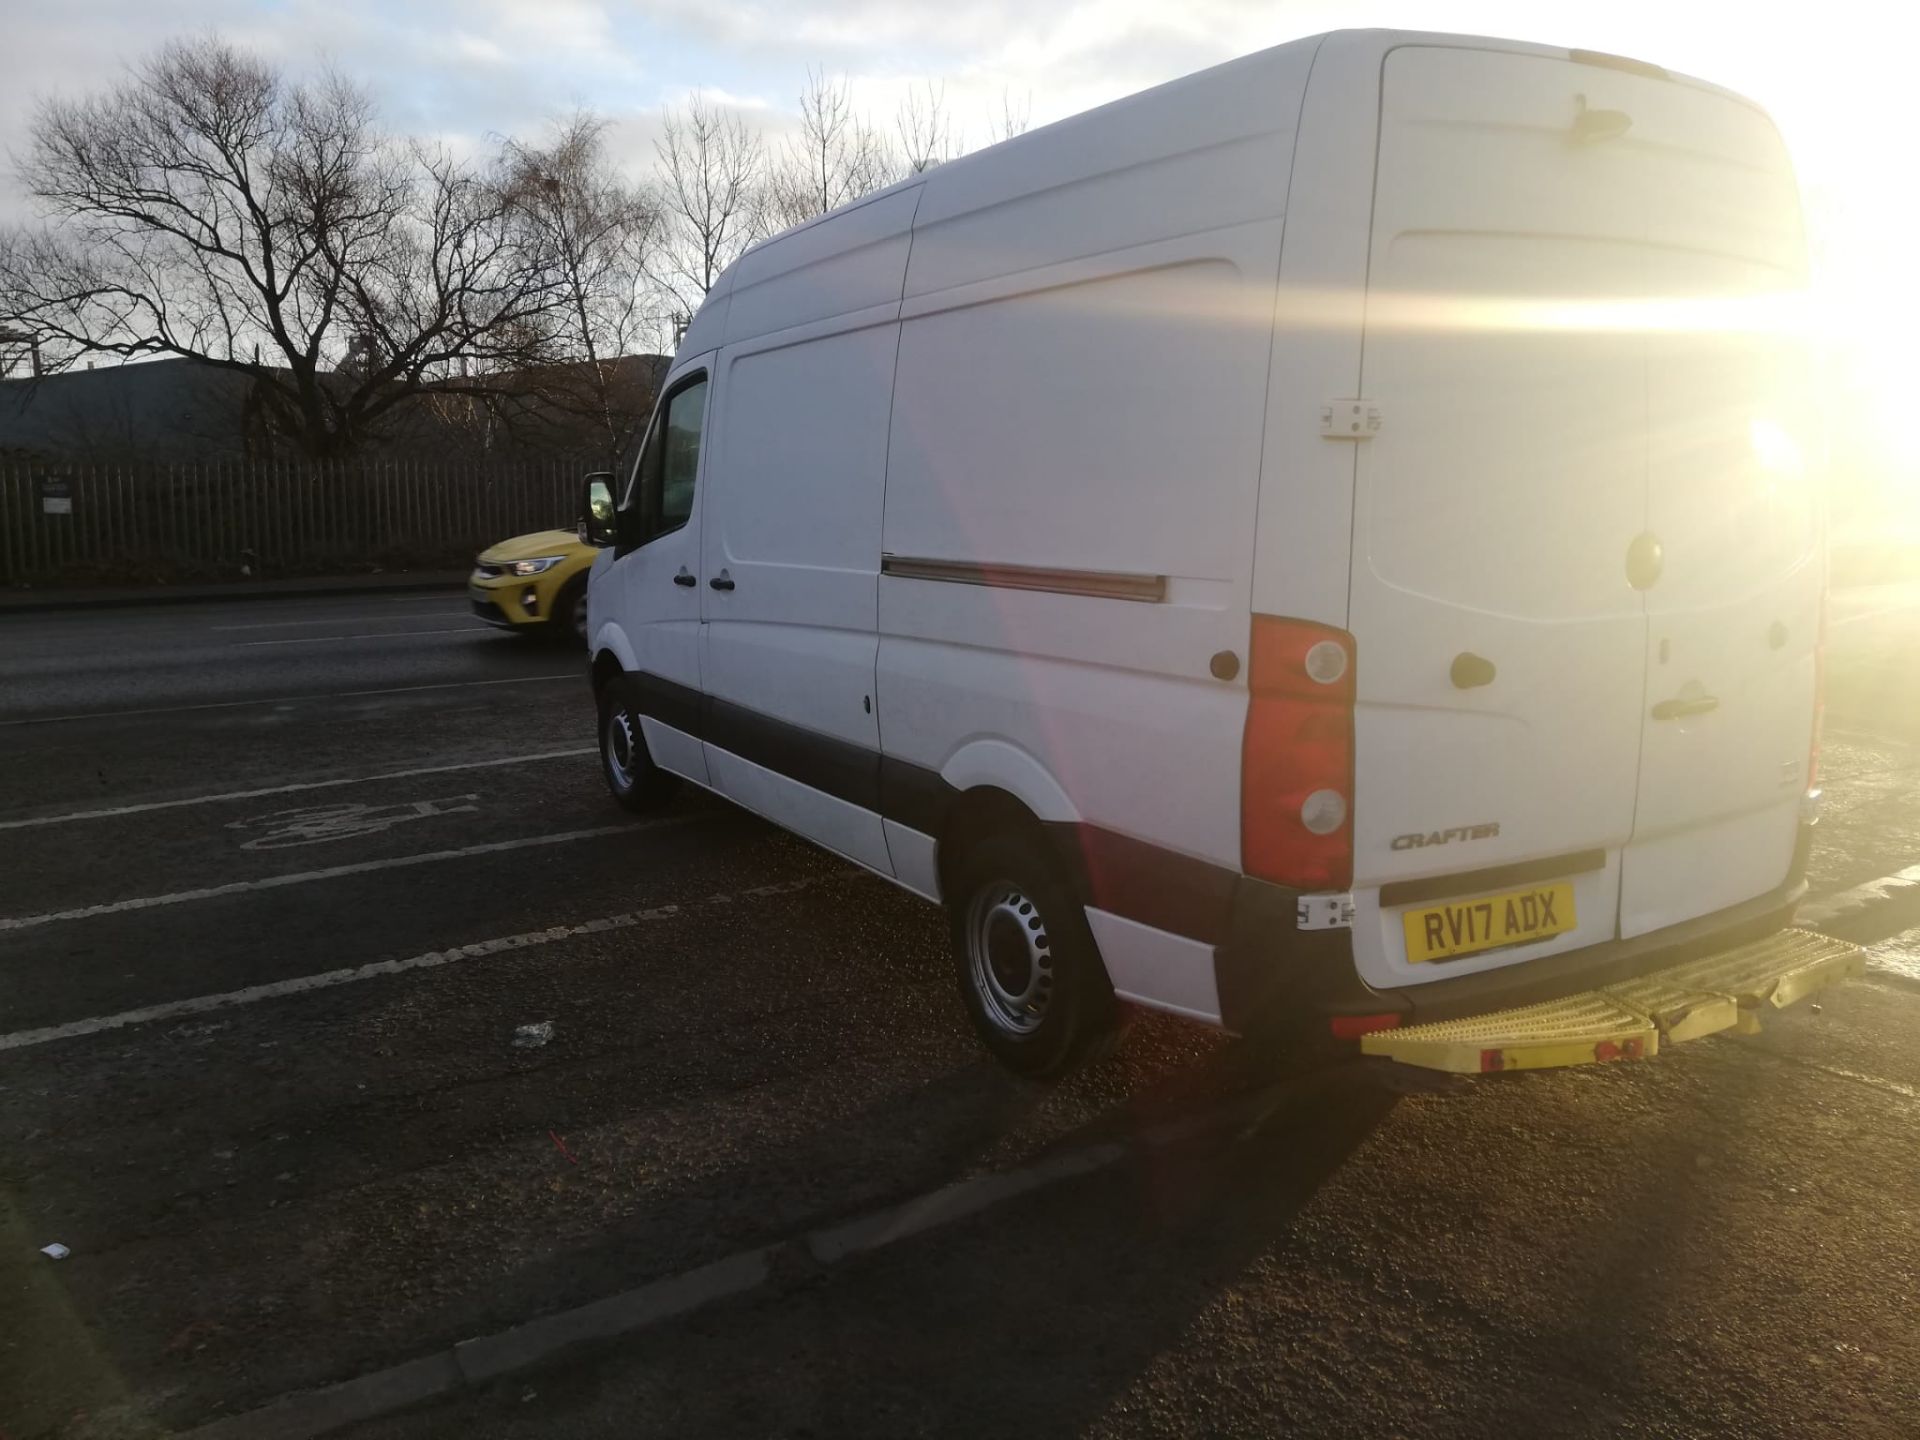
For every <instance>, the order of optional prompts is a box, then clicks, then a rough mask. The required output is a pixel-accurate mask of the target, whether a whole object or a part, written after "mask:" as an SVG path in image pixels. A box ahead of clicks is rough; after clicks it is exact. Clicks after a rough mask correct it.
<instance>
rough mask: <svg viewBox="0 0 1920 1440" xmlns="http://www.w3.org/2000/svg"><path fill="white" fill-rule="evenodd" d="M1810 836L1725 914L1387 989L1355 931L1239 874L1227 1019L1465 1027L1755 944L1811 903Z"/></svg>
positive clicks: (1228, 954) (1221, 964) (1220, 982)
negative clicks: (1394, 1021) (1316, 918)
mask: <svg viewBox="0 0 1920 1440" xmlns="http://www.w3.org/2000/svg"><path fill="white" fill-rule="evenodd" d="M1813 828H1814V827H1813V826H1812V825H1811V824H1802V825H1801V827H1800V835H1799V841H1798V843H1797V844H1796V845H1795V846H1794V852H1793V866H1792V868H1791V869H1790V870H1789V871H1788V872H1787V878H1786V880H1785V881H1784V882H1783V883H1782V884H1781V885H1780V886H1779V887H1777V888H1776V889H1773V890H1770V891H1768V892H1767V893H1766V894H1764V895H1758V896H1755V897H1754V898H1753V899H1751V900H1746V901H1743V902H1741V903H1740V904H1738V905H1734V906H1731V907H1729V908H1727V909H1725V910H1719V911H1715V912H1714V913H1713V914H1711V915H1702V916H1699V917H1697V918H1695V919H1692V920H1688V921H1685V922H1683V923H1682V924H1679V925H1673V926H1669V927H1668V928H1666V929H1664V930H1656V931H1654V932H1653V933H1652V934H1649V935H1639V936H1636V937H1634V938H1633V939H1631V940H1610V941H1607V942H1606V943H1604V944H1601V945H1589V946H1587V947H1585V948H1584V949H1580V950H1569V951H1567V952H1566V953H1565V954H1562V955H1550V956H1547V957H1546V958H1544V959H1540V960H1532V961H1528V962H1527V963H1525V964H1520V965H1508V966H1504V967H1502V968H1500V969H1497V970H1483V971H1480V972H1479V973H1477V974H1473V975H1460V976H1456V977H1454V978H1452V979H1446V980H1431V981H1428V982H1427V983H1426V984H1424V985H1410V986H1405V987H1402V988H1399V989H1390V990H1380V989H1375V988H1374V987H1373V986H1371V985H1368V984H1367V983H1366V982H1365V981H1363V980H1362V979H1361V978H1360V975H1359V973H1358V971H1357V970H1356V969H1355V968H1354V963H1353V938H1352V932H1351V931H1348V930H1301V929H1299V928H1298V923H1297V919H1296V902H1297V901H1298V899H1299V896H1298V894H1297V893H1296V892H1295V891H1292V890H1286V889H1283V888H1281V887H1280V886H1278V885H1269V884H1267V883H1266V882H1264V881H1261V880H1254V879H1250V878H1248V877H1246V876H1242V877H1240V879H1239V880H1238V881H1237V882H1236V885H1235V888H1234V893H1233V904H1232V912H1231V920H1230V923H1229V933H1228V935H1227V938H1226V939H1225V941H1223V942H1222V943H1221V944H1219V945H1217V946H1216V947H1215V948H1214V960H1213V965H1214V980H1215V983H1216V985H1217V986H1218V989H1219V993H1220V1023H1221V1024H1222V1025H1224V1026H1225V1027H1226V1028H1227V1029H1229V1030H1235V1031H1240V1032H1242V1033H1244V1032H1246V1031H1248V1030H1253V1029H1259V1028H1262V1027H1263V1026H1266V1025H1270V1024H1285V1023H1288V1022H1298V1021H1300V1020H1311V1019H1323V1020H1324V1019H1333V1018H1336V1017H1339V1016H1358V1015H1398V1016H1399V1017H1400V1020H1399V1023H1400V1024H1402V1025H1423V1024H1426V1023H1428V1022H1430V1021H1436V1020H1457V1019H1460V1018H1462V1017H1464V1016H1468V1015H1481V1014H1485V1013H1486V1012H1487V1011H1490V1010H1504V1009H1509V1008H1511V1007H1514V1006H1519V1005H1537V1004H1540V1003H1542V1002H1544V1001H1548V1000H1559V999H1562V998H1564V997H1566V996H1568V995H1575V994H1579V993H1580V992H1581V991H1584V990H1592V989H1595V988H1596V987H1598V986H1602V985H1612V984H1618V983H1619V982H1621V981H1623V980H1633V979H1637V978H1639V977H1640V976H1642V975H1645V974H1648V973H1649V972H1651V971H1655V970H1661V969H1664V968H1666V967H1667V966H1670V965H1673V964H1676V963H1678V962H1680V961H1682V960H1689V959H1692V958H1694V957H1696V956H1699V955H1706V954H1711V953H1712V952H1713V951H1715V950H1719V949H1725V948H1727V947H1730V946H1733V945H1738V944H1741V943H1743V942H1745V941H1748V940H1756V939H1759V938H1761V937H1763V936H1765V935H1770V934H1772V933H1773V932H1774V931H1776V930H1780V929H1783V928H1785V927H1786V926H1787V925H1789V924H1791V923H1792V921H1793V912H1794V909H1795V908H1796V907H1797V906H1798V905H1799V904H1800V902H1801V901H1802V900H1803V899H1805V898H1806V894H1807V881H1806V866H1807V855H1808V851H1809V849H1810V846H1811V843H1812V832H1813Z"/></svg>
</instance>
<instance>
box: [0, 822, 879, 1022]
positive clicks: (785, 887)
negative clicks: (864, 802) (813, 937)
mask: <svg viewBox="0 0 1920 1440" xmlns="http://www.w3.org/2000/svg"><path fill="white" fill-rule="evenodd" d="M626 828H629V829H630V828H632V827H630V826H629V827H626ZM865 873H866V872H864V871H861V870H841V871H837V872H834V873H832V874H828V875H810V876H808V877H806V878H805V879H802V880H786V881H781V882H779V883H777V884H773V885H756V886H755V887H753V888H752V889H751V890H741V891H738V892H735V893H732V894H716V895H705V896H702V897H701V898H700V899H699V900H696V901H693V902H691V903H692V904H695V905H705V904H710V903H722V904H724V903H730V902H732V901H735V900H751V899H760V898H763V897H766V896H772V895H791V894H794V893H796V892H798V891H801V890H805V889H808V888H809V887H811V886H814V885H821V884H825V883H826V882H828V881H830V880H846V879H851V878H853V877H855V876H860V875H864V874H865ZM683 908H685V907H683V906H680V905H659V906H655V907H654V908H653V909H651V910H635V911H630V912H628V913H626V914H623V915H609V916H607V917H606V918H604V919H601V920H589V921H587V922H585V923H584V924H581V925H554V926H551V927H549V928H548V929H545V930H527V931H523V932H522V933H521V934H518V935H503V936H501V937H499V938H498V939H495V940H478V941H475V942H474V943H473V944H471V945H456V946H454V947H453V948H452V949H450V950H429V951H427V952H426V953H425V954H424V955H409V956H407V957H406V958H405V959H404V960H376V961H374V962H373V963H372V964H370V965H355V966H352V967H350V968H348V969H344V970H324V971H322V972H320V973H319V974H317V975H302V976H300V977H298V978H297V979H293V980H275V981H272V982H270V983H269V984H266V985H249V986H247V987H246V989H244V990H229V991H227V992H225V993H224V994H220V995H196V996H195V997H194V998H193V999H191V1000H169V1001H166V1002H165V1003H163V1004H160V1005H143V1006H141V1007H140V1008H139V1009H138V1010H122V1011H120V1012H118V1013H117V1014H113V1015H96V1016H94V1017H93V1018H91V1019H87V1020H71V1021H68V1022H67V1023H66V1024H64V1025H48V1026H45V1027H43V1028H41V1029H38V1030H16V1031H14V1032H13V1033H12V1034H10V1035H0V1050H24V1049H26V1048H27V1047H28V1046H30V1045H45V1044H47V1043H48V1042H49V1041H53V1040H72V1039H76V1038H78V1037H79V1036H82V1035H97V1034H99V1033H100V1032H101V1031H102V1030H121V1029H124V1028H126V1027H127V1026H129V1025H144V1024H146V1023H148V1022H150V1021H154V1020H172V1019H176V1018H178V1017H179V1016H182V1015H204V1014H206V1013H207V1012H208V1011H209V1010H227V1009H231V1008H233V1007H234V1006H236V1005H252V1004H255V1003H257V1002H259V1001H261V1000H277V999H280V998H281V997H283V996H287V995H304V994H306V993H307V992H309V991H312V990H330V989H332V988H333V987H334V986H336V985H351V984H353V983H355V982H356V981H360V980H377V979H378V978H380V977H381V976H382V975H402V974H405V973H406V972H407V971H409V970H428V969H432V968H433V967H435V966H438V965H451V964H452V963H454V962H455V961H456V960H473V959H477V958H479V957H481V956H484V955H498V954H500V953H501V952H502V951H505V950H524V949H526V948H528V947H529V946H532V945H551V944H553V943H554V942H555V941H559V940H571V939H574V938H575V937H577V936H580V935H598V934H601V933H603V932H605V931H608V930H629V929H632V928H633V927H634V926H636V925H644V924H646V923H647V922H649V921H652V920H665V919H668V918H670V917H671V916H674V915H678V914H679V913H680V912H681V910H682V909H683Z"/></svg>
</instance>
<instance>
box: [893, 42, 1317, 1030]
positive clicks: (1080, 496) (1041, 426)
mask: <svg viewBox="0 0 1920 1440" xmlns="http://www.w3.org/2000/svg"><path fill="white" fill-rule="evenodd" d="M1311 51H1312V47H1311V46H1304V47H1286V48H1285V49H1283V50H1282V51H1279V52H1272V53H1270V54H1269V55H1268V56H1266V57H1255V58H1256V59H1258V60H1261V62H1262V63H1261V64H1258V65H1254V64H1249V65H1247V66H1246V67H1227V70H1228V71H1230V72H1232V75H1231V78H1230V80H1229V77H1226V76H1222V74H1221V72H1214V76H1213V77H1212V78H1213V79H1214V80H1215V81H1218V82H1222V84H1221V88H1220V89H1219V90H1218V91H1217V92H1215V91H1212V90H1208V91H1207V92H1206V95H1205V103H1195V102H1196V101H1198V100H1199V99H1200V98H1201V92H1200V91H1198V90H1192V89H1189V88H1187V87H1184V86H1181V85H1175V86H1169V87H1164V88H1163V89H1162V90H1160V91H1155V92H1150V93H1149V94H1148V95H1146V96H1141V97H1136V99H1135V100H1133V101H1129V102H1127V105H1128V106H1129V107H1138V108H1137V112H1136V111H1135V110H1134V109H1131V108H1129V109H1128V110H1127V113H1126V114H1125V115H1121V114H1119V113H1115V114H1114V115H1112V116H1111V117H1109V120H1107V121H1102V120H1100V119H1098V118H1097V117H1098V116H1099V115H1100V113H1101V112H1095V116H1090V117H1084V119H1083V120H1082V121H1076V122H1071V123H1069V124H1067V125H1063V126H1056V127H1051V128H1050V129H1049V131H1047V132H1039V133H1036V135H1034V136H1032V137H1028V138H1029V139H1031V140H1032V141H1034V142H1035V143H1033V144H1032V145H1028V146H1025V147H1024V149H1023V148H1022V147H1021V146H1019V145H1015V146H1009V147H1004V149H1005V151H1006V154H1005V155H1004V157H1003V160H1004V161H1007V162H1010V161H1011V160H1012V159H1014V158H1015V157H1016V156H1017V155H1021V154H1024V155H1025V156H1026V158H1027V160H1028V162H1029V164H1028V165H1026V166H1024V167H1021V166H1015V165H1012V164H1010V163H1003V164H1000V165H996V166H992V167H988V166H986V165H985V164H981V165H979V166H976V167H971V168H970V167H969V166H968V164H967V162H965V161H962V162H958V163H956V164H954V165H951V166H943V167H941V169H940V170H938V171H935V172H934V173H933V174H932V175H931V176H930V177H929V179H928V182H927V187H926V194H925V196H924V198H923V200H922V203H921V209H920V214H919V217H918V219H917V220H916V222H915V231H914V241H913V252H912V256H911V259H910V260H909V264H908V274H907V288H906V298H905V299H904V301H903V303H902V307H901V334H900V352H899V363H898V367H897V371H896V379H895V389H894V404H893V418H892V432H891V438H890V442H889V458H888V471H887V504H886V517H885V523H884V526H883V534H882V548H883V550H884V551H885V552H886V556H887V559H886V560H885V561H884V562H883V572H882V575H881V578H880V636H881V638H880V655H879V666H878V672H879V673H878V687H879V705H880V735H881V744H882V748H883V750H884V751H885V754H886V762H885V764H884V766H883V773H887V774H895V775H897V774H899V773H902V772H903V771H909V772H913V773H916V774H919V775H923V776H933V777H936V783H937V784H940V785H942V786H943V787H944V788H945V789H947V790H948V791H950V792H951V791H957V790H961V789H964V788H973V787H976V786H979V785H983V784H985V785H992V786H993V787H994V788H1000V789H1005V790H1007V791H1008V792H1009V793H1011V794H1013V795H1014V796H1016V797H1017V798H1019V799H1021V800H1022V801H1024V802H1025V803H1026V804H1027V805H1028V808H1029V809H1030V810H1032V811H1033V812H1034V813H1035V814H1036V815H1037V816H1042V817H1045V815H1046V812H1047V811H1048V810H1049V809H1050V808H1056V807H1055V806H1054V805H1053V802H1054V801H1055V800H1056V798H1057V797H1058V796H1059V795H1062V794H1064V795H1066V796H1068V797H1070V799H1071V805H1072V808H1073V812H1074V817H1075V818H1074V819H1073V820H1072V821H1071V822H1064V823H1053V824H1051V825H1050V827H1049V833H1050V834H1051V835H1052V836H1053V837H1054V838H1055V839H1056V840H1058V841H1060V843H1063V844H1066V845H1068V846H1069V847H1072V849H1071V852H1070V853H1071V857H1072V858H1071V859H1070V861H1069V864H1070V867H1071V868H1074V869H1076V870H1077V871H1078V872H1079V873H1081V874H1083V875H1085V876H1087V877H1089V882H1090V883H1091V884H1092V887H1093V890H1094V891H1095V892H1100V893H1096V894H1095V895H1094V897H1093V901H1092V903H1093V905H1094V907H1095V909H1096V910H1099V911H1101V912H1102V913H1104V914H1105V915H1106V916H1107V926H1108V929H1109V930H1110V931H1111V933H1112V935H1113V936H1114V937H1115V939H1114V943H1115V944H1116V945H1117V946H1122V947H1123V949H1124V953H1123V954H1122V953H1116V955H1115V957H1113V958H1114V960H1115V963H1118V964H1120V966H1121V968H1122V969H1123V970H1124V971H1125V972H1126V982H1127V983H1126V984H1125V985H1123V986H1122V988H1123V990H1125V992H1126V993H1127V995H1128V996H1129V997H1130V998H1133V999H1136V1000H1138V1001H1140V1002H1142V1003H1145V1004H1149V1005H1158V1006H1161V1007H1163V1008H1167V1009H1173V1010H1178V1011H1180V1012H1181V1013H1186V1014H1192V1015H1199V1016H1217V1014H1218V1003H1217V999H1216V998H1214V995H1213V991H1214V985H1213V974H1212V958H1211V955H1212V952H1211V948H1210V945H1209V944H1207V943H1202V942H1204V941H1210V940H1211V939H1212V938H1214V937H1213V936H1211V935H1201V934H1199V933H1198V931H1199V930H1201V929H1204V928H1206V926H1205V923H1204V920H1202V921H1197V922H1195V923H1194V926H1193V928H1192V929H1190V930H1189V931H1188V932H1187V933H1185V934H1180V933H1178V931H1177V929H1176V930H1165V929H1162V928H1155V926H1154V923H1153V922H1154V919H1156V918H1158V919H1161V920H1163V921H1164V920H1165V918H1166V916H1168V915H1169V914H1172V915H1176V916H1178V915H1190V914H1192V913H1194V911H1195V910H1196V909H1197V908H1199V909H1203V908H1204V906H1201V907H1195V906H1193V905H1191V904H1189V903H1188V897H1191V896H1192V895H1194V894H1195V893H1196V892H1198V893H1200V894H1202V895H1211V894H1215V893H1218V894H1221V895H1224V893H1225V885H1226V883H1229V882H1230V876H1231V874H1232V873H1234V872H1237V870H1238V868H1239V851H1240V837H1239V825H1240V809H1239V770H1240V742H1241V731H1242V728H1243V726H1244V723H1245V716H1246V689H1245V682H1244V678H1243V677H1242V674H1241V667H1243V666H1244V664H1245V661H1246V649H1247V641H1248V624H1249V621H1248V607H1249V602H1250V592H1251V582H1252V570H1253V533H1252V531H1253V518H1254V512H1255V505H1256V498H1257V486H1258V482H1259V468H1260V443H1261V430H1262V424H1263V415H1264V411H1265V406H1266V395H1267V365H1268V358H1269V350H1270V338H1271V316H1272V307H1273V298H1272V295H1273V281H1274V275H1275V273H1276V270H1277V268H1278V264H1279V252H1280V235H1281V210H1282V208H1283V203H1284V196H1285V192H1286V178H1287V168H1288V165H1289V163H1290V157H1291V154H1292V149H1293V133H1292V127H1293V123H1294V117H1295V115H1296V114H1297V112H1298V106H1299V102H1298V92H1299V87H1300V86H1301V85H1302V84H1304V81H1305V76H1306V70H1307V67H1308V63H1309V61H1310V58H1311ZM1216 93H1217V97H1218V98H1217V103H1216ZM983 741H991V742H993V744H992V745H991V746H987V745H983V744H982V743H981V742H983ZM994 747H998V749H997V750H996V749H995V748H994ZM993 753H1001V754H1004V755H1007V756H1009V757H1017V760H1016V759H1009V762H1008V763H1007V764H1006V765H1005V766H1004V767H1001V769H998V770H995V771H994V772H993V773H992V774H985V773H983V772H982V768H981V765H980V764H979V763H978V762H979V759H980V757H982V756H985V755H989V754H993ZM962 755H965V756H968V757H971V758H970V759H969V763H968V764H967V765H966V766H965V767H964V770H965V774H964V776H963V775H962V773H961V772H962V767H960V766H959V765H958V764H957V760H958V758H959V757H961V756H962ZM1036 773H1037V774H1040V775H1043V776H1044V777H1046V783H1045V784H1038V785H1037V784H1035V783H1034V780H1033V776H1034V775H1035V774H1036ZM962 778H964V779H965V780H966V781H967V784H966V785H965V786H962V785H958V784H955V783H954V781H955V780H958V779H962ZM890 813H891V812H890ZM896 818H901V819H905V818H906V817H905V816H904V815H902V816H899V817H896ZM926 823H929V824H932V825H934V826H935V827H936V828H937V825H938V821H937V817H936V818H932V819H929V820H928V821H927V822H926ZM1116 855H1124V856H1125V857H1126V860H1125V866H1126V871H1125V873H1126V874H1127V876H1128V879H1127V880H1126V882H1125V883H1119V882H1113V883H1109V884H1107V885H1105V886H1104V888H1103V884H1102V877H1107V878H1108V879H1109V880H1111V877H1113V876H1114V875H1116V874H1118V873H1119V871H1120V868H1121V867H1120V866H1119V865H1117V864H1116V863H1115V859H1114V857H1115V856H1116ZM1141 856H1145V857H1146V867H1145V870H1144V872H1143V871H1142V870H1141V869H1140V868H1139V859H1140V857H1141ZM1154 857H1162V858H1160V859H1155V858H1154ZM1217 877H1227V880H1224V881H1222V883H1221V884H1220V885H1219V886H1217V887H1216V886H1215V885H1214V884H1213V882H1214V880H1215V879H1216V878H1217ZM1156 936H1159V937H1161V939H1159V940H1156V938H1155V937H1156Z"/></svg>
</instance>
